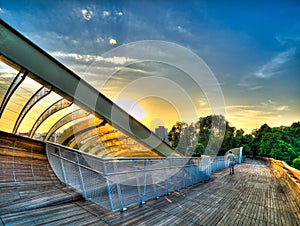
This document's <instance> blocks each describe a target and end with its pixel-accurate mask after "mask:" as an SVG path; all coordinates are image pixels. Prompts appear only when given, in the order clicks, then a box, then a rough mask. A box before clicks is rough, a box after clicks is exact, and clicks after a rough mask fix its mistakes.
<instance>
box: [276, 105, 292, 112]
mask: <svg viewBox="0 0 300 226" xmlns="http://www.w3.org/2000/svg"><path fill="white" fill-rule="evenodd" d="M288 108H289V106H287V105H282V106H278V107H276V108H275V109H276V110H277V111H286V110H288Z"/></svg>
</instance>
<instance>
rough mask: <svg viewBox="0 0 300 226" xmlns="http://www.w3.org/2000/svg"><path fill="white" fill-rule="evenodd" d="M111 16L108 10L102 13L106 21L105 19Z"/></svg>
mask: <svg viewBox="0 0 300 226" xmlns="http://www.w3.org/2000/svg"><path fill="white" fill-rule="evenodd" d="M109 16H110V12H108V11H106V10H104V11H103V12H102V18H103V19H104V18H106V17H109Z"/></svg>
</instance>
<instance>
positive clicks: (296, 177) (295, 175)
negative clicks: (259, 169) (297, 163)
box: [259, 157, 300, 191]
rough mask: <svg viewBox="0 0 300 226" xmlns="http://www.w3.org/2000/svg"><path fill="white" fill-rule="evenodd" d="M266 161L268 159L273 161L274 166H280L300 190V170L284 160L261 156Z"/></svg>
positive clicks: (270, 161)
mask: <svg viewBox="0 0 300 226" xmlns="http://www.w3.org/2000/svg"><path fill="white" fill-rule="evenodd" d="M259 158H261V159H262V160H264V161H267V162H269V163H271V164H272V165H273V166H274V165H275V166H276V167H277V168H278V167H279V168H280V169H281V170H282V171H283V172H285V174H286V175H287V176H288V178H289V179H290V180H291V181H293V182H294V184H295V185H296V186H297V187H298V189H299V191H300V171H299V170H297V169H295V168H293V167H291V166H289V165H288V164H286V163H285V162H284V161H281V160H276V159H273V158H267V157H259ZM291 175H292V177H291Z"/></svg>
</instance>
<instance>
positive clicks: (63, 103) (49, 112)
mask: <svg viewBox="0 0 300 226" xmlns="http://www.w3.org/2000/svg"><path fill="white" fill-rule="evenodd" d="M71 104H72V102H71V101H68V100H66V99H61V100H59V101H57V102H55V103H54V104H52V105H51V106H50V107H48V108H47V109H46V110H45V111H44V112H43V113H42V114H41V115H40V117H39V118H38V119H37V120H36V121H35V123H34V124H33V126H32V128H31V130H30V133H29V136H28V137H30V138H32V137H33V135H34V133H35V131H36V130H37V129H38V128H39V126H40V125H41V124H42V123H43V122H44V121H45V120H46V119H47V118H48V117H50V116H51V115H53V114H54V113H56V112H58V111H60V110H62V109H64V108H67V107H69V106H71Z"/></svg>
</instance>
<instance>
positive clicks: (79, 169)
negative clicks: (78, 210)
mask: <svg viewBox="0 0 300 226" xmlns="http://www.w3.org/2000/svg"><path fill="white" fill-rule="evenodd" d="M75 158H76V163H77V164H78V165H77V168H78V172H79V179H80V184H81V187H82V193H83V197H84V198H87V195H86V190H85V186H84V181H83V177H82V172H81V168H80V165H79V159H78V153H77V152H75Z"/></svg>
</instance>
